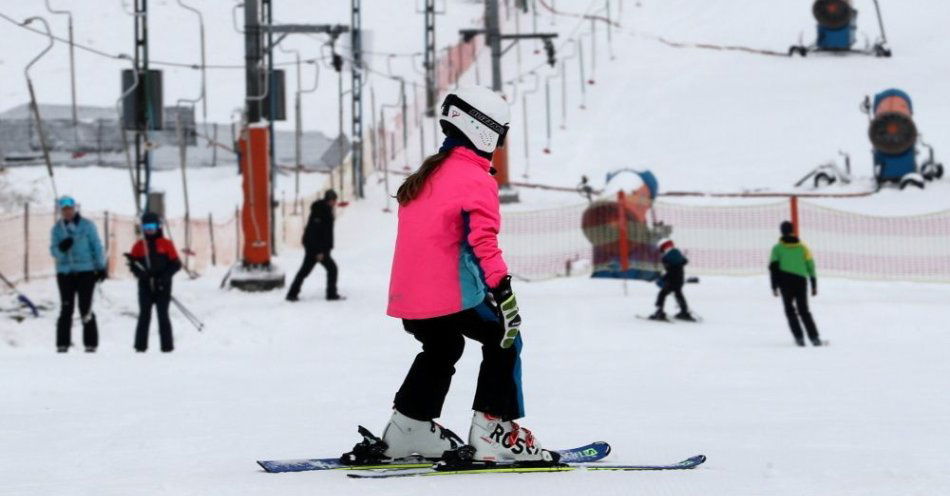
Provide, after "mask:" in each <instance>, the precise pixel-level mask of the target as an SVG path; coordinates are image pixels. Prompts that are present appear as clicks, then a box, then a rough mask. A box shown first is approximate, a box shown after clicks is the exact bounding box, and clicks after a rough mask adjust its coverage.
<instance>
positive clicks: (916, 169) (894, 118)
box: [862, 88, 943, 189]
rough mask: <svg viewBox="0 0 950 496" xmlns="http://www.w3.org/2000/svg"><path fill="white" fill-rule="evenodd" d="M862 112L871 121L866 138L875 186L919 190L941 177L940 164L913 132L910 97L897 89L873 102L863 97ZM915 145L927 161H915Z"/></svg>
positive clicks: (875, 96) (916, 133)
mask: <svg viewBox="0 0 950 496" xmlns="http://www.w3.org/2000/svg"><path fill="white" fill-rule="evenodd" d="M862 110H864V112H865V113H867V114H868V116H869V118H870V119H871V123H870V126H869V127H868V137H869V138H870V139H871V145H872V147H873V151H872V155H873V157H874V178H875V179H876V180H877V183H878V185H883V184H886V183H892V184H897V185H898V186H899V187H900V188H901V189H904V188H905V187H907V186H916V187H918V188H923V187H924V183H925V182H926V181H933V180H937V179H940V178H941V177H943V164H940V163H938V162H937V161H936V160H935V159H934V150H933V147H932V146H930V145H928V144H927V143H925V142H924V141H923V139H922V138H921V136H920V135H919V133H918V132H917V126H916V124H914V107H913V102H912V101H911V99H910V95H908V94H907V93H905V92H904V91H901V90H899V89H893V88H892V89H888V90H884V91H882V92H880V93H878V94H876V95H874V99H873V101H872V99H871V97H865V99H864V104H863V105H862ZM918 144H920V145H921V146H922V147H924V148H926V149H927V158H926V159H924V161H923V163H921V164H918V160H917V155H918V149H917V145H918Z"/></svg>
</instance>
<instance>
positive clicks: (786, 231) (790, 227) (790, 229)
mask: <svg viewBox="0 0 950 496" xmlns="http://www.w3.org/2000/svg"><path fill="white" fill-rule="evenodd" d="M779 229H780V230H781V231H782V236H791V235H792V234H795V225H794V224H792V223H791V222H789V221H787V220H786V221H783V222H782V225H781V226H779Z"/></svg>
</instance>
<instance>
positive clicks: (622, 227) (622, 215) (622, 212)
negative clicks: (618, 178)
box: [617, 191, 630, 272]
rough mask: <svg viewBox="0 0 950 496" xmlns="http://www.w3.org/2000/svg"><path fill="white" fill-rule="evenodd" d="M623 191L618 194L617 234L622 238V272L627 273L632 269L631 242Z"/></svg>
mask: <svg viewBox="0 0 950 496" xmlns="http://www.w3.org/2000/svg"><path fill="white" fill-rule="evenodd" d="M625 201H626V198H625V195H624V194H623V191H618V192H617V234H618V235H619V236H620V240H619V242H620V246H619V248H620V270H622V271H623V272H626V271H627V269H629V268H630V241H629V240H628V239H627V209H626V208H624V202H625Z"/></svg>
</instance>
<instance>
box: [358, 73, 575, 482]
mask: <svg viewBox="0 0 950 496" xmlns="http://www.w3.org/2000/svg"><path fill="white" fill-rule="evenodd" d="M439 122H440V124H441V126H442V132H443V133H444V134H445V141H444V143H443V144H442V147H441V148H440V149H439V153H437V154H435V155H433V156H431V157H429V158H427V159H426V160H425V161H424V162H423V163H422V165H421V166H420V167H419V169H418V170H417V171H416V172H415V173H413V174H412V175H410V176H409V177H407V178H406V180H405V182H403V184H402V186H400V187H399V191H398V192H397V194H396V198H397V199H398V201H399V229H398V233H397V236H396V249H395V254H394V256H393V266H392V276H391V279H390V285H389V308H388V310H387V314H388V315H390V316H392V317H397V318H401V319H402V322H403V328H404V329H405V330H406V331H407V332H408V333H409V334H412V336H413V337H414V338H416V340H418V341H419V342H420V343H422V352H421V353H419V354H418V355H416V358H415V361H414V362H413V363H412V367H411V368H410V369H409V373H408V374H407V375H406V378H405V381H404V382H403V384H402V386H401V387H400V388H399V391H398V392H397V393H396V398H395V400H394V411H393V415H392V418H391V419H390V421H389V424H388V425H387V426H386V430H385V431H384V432H383V436H382V441H384V442H385V445H384V446H382V448H380V445H379V444H378V443H376V444H374V443H373V442H372V441H373V440H374V439H375V438H367V441H364V442H363V443H360V444H358V445H357V447H356V448H355V449H354V451H353V452H352V453H348V454H347V455H344V456H345V457H348V458H349V459H350V460H351V461H352V462H353V463H374V462H378V461H386V460H397V459H402V458H407V457H410V456H412V455H420V456H423V457H425V458H429V459H440V458H442V456H443V452H445V451H449V450H456V448H459V447H460V446H462V445H463V444H465V443H464V442H463V441H462V439H460V438H459V437H458V436H457V435H455V434H454V433H452V432H451V431H449V430H448V429H445V428H443V427H442V426H440V425H439V424H437V423H435V422H434V421H433V419H435V418H438V417H439V416H441V414H442V404H443V402H444V401H445V396H446V394H447V393H448V391H449V384H450V382H451V380H452V375H453V374H454V373H455V363H456V362H457V361H458V359H459V358H460V357H461V356H462V350H463V348H464V347H465V338H466V337H467V338H470V339H473V340H475V341H478V342H479V343H481V346H482V357H483V358H482V365H481V370H480V372H479V376H478V387H477V389H476V392H475V400H474V403H473V405H472V409H473V410H475V414H474V416H473V419H472V426H471V429H470V430H469V436H468V445H469V446H471V448H465V449H462V450H456V451H455V452H454V453H455V454H459V453H461V454H463V456H462V458H466V459H469V460H472V459H474V460H475V461H502V460H517V461H528V460H530V461H536V462H556V461H557V454H556V453H552V452H549V451H547V450H544V449H542V448H541V445H540V443H539V442H538V441H537V440H536V439H535V438H534V436H533V435H532V434H531V432H530V431H529V430H527V429H525V428H523V427H520V426H519V425H518V424H517V423H515V422H514V420H515V419H518V418H521V417H522V416H524V405H523V400H522V392H521V361H520V358H519V355H520V351H521V337H520V334H519V332H518V330H519V327H520V325H521V316H520V315H519V313H518V304H517V301H516V300H515V297H514V294H513V293H512V291H511V276H510V275H508V267H507V265H505V261H504V259H503V258H502V253H501V250H500V249H499V248H498V231H499V229H500V226H501V215H500V212H499V205H498V185H497V183H496V182H495V180H494V178H492V174H493V173H494V170H493V169H492V168H491V158H492V153H493V152H494V150H495V148H496V147H498V146H502V145H503V143H504V139H505V134H506V133H507V131H508V123H509V110H508V104H507V103H506V102H505V101H504V99H502V98H501V97H500V96H499V95H498V94H496V93H494V92H493V91H491V90H488V89H486V88H481V87H471V88H463V89H460V90H458V91H456V92H455V93H453V94H449V95H448V96H447V97H446V99H445V101H444V102H443V104H442V114H441V117H440V119H439ZM375 441H379V439H375ZM368 446H374V447H375V451H374V449H370V448H369V447H368ZM472 448H474V450H472ZM383 450H385V451H383Z"/></svg>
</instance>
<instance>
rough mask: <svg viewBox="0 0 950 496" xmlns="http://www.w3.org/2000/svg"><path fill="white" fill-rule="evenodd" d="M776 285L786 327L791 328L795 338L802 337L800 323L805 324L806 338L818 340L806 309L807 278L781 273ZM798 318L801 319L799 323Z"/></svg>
mask: <svg viewBox="0 0 950 496" xmlns="http://www.w3.org/2000/svg"><path fill="white" fill-rule="evenodd" d="M778 287H779V291H781V293H782V304H783V305H784V306H785V317H787V318H788V327H789V328H790V329H791V330H792V335H793V336H795V340H796V341H797V340H801V339H804V336H803V335H802V326H801V324H805V331H806V332H807V333H808V339H809V340H811V341H812V342H815V341H818V340H819V338H818V328H817V327H816V326H815V321H814V319H812V317H811V311H809V310H808V280H807V279H805V278H804V277H801V276H797V275H794V274H787V273H783V274H782V275H781V277H780V278H779V283H778ZM799 319H801V324H800V323H799Z"/></svg>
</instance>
